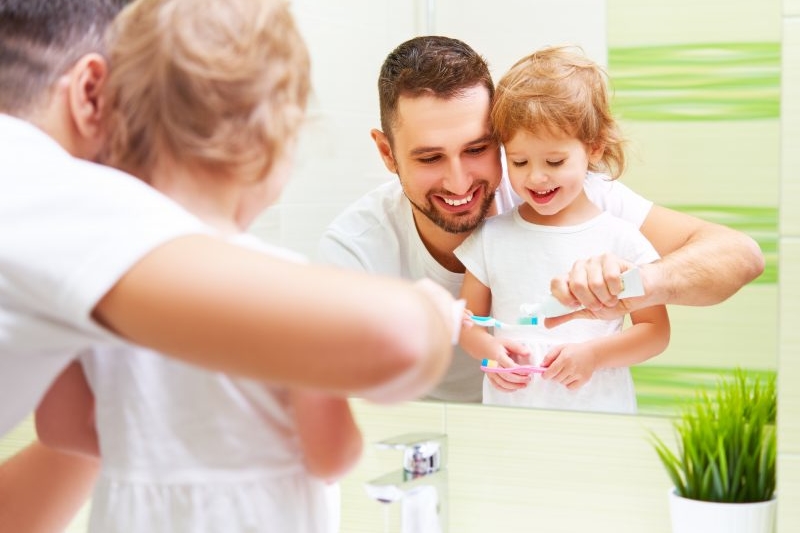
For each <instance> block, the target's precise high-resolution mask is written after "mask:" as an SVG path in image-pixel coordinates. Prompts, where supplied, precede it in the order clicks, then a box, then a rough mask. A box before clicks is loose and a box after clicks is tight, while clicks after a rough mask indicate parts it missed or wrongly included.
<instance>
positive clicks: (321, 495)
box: [37, 0, 362, 533]
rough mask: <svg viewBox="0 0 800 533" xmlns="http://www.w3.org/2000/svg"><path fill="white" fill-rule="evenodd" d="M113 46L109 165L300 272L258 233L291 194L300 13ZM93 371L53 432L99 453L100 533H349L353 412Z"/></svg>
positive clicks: (302, 98) (303, 69) (218, 14)
mask: <svg viewBox="0 0 800 533" xmlns="http://www.w3.org/2000/svg"><path fill="white" fill-rule="evenodd" d="M110 39H111V51H110V60H111V65H112V68H111V74H110V78H109V80H108V84H107V87H106V92H105V96H106V97H107V105H108V106H109V107H110V113H109V115H108V116H109V118H108V122H107V124H106V125H107V127H108V131H109V132H110V141H109V145H108V151H107V153H106V154H105V156H104V162H106V163H107V164H110V165H112V166H114V167H117V168H120V169H122V170H125V171H127V172H129V173H131V174H133V175H135V176H138V177H140V178H141V179H143V180H144V181H146V182H148V183H149V184H150V185H152V186H153V187H155V188H156V189H158V190H160V191H162V192H164V193H165V194H167V195H168V196H170V197H172V198H173V199H175V200H177V201H178V202H179V203H180V204H182V205H183V206H184V207H185V208H186V209H187V210H188V211H190V212H191V213H193V214H194V215H196V216H197V217H199V218H200V219H202V220H203V221H204V222H206V223H207V224H208V225H209V226H210V227H212V228H214V230H215V231H216V232H217V233H218V235H220V236H222V237H224V238H226V239H228V240H229V241H230V242H234V243H237V244H239V245H241V246H244V247H248V248H251V249H255V250H260V251H262V252H263V253H265V254H269V255H272V256H274V257H278V258H282V259H286V260H292V261H298V262H302V261H303V259H302V258H300V257H298V256H296V255H295V254H293V253H291V252H289V251H287V250H283V249H279V248H275V247H271V246H267V245H266V244H264V243H262V242H261V241H259V240H258V239H257V238H256V237H254V236H252V235H249V234H247V233H246V230H247V228H248V227H249V225H250V224H251V222H252V221H253V219H254V218H255V217H256V216H257V215H258V214H260V213H261V212H262V211H263V210H264V209H265V208H266V207H267V206H269V205H270V204H272V203H273V202H274V201H275V200H276V199H277V197H278V195H279V194H280V192H281V190H282V189H283V187H284V184H285V183H286V180H287V178H288V177H289V172H290V166H291V165H290V162H291V157H292V153H293V147H294V142H295V139H296V137H297V134H298V130H299V127H300V123H301V119H302V117H303V115H304V110H305V105H306V98H307V94H308V90H309V58H308V55H307V51H306V47H305V45H304V43H303V41H302V39H301V37H300V35H299V33H298V31H297V29H296V27H295V24H294V22H293V20H292V17H291V15H290V13H289V10H288V7H287V5H286V4H285V3H284V2H282V1H280V0H275V1H273V0H228V1H225V2H218V1H213V0H139V1H136V2H134V3H132V4H131V5H130V6H128V7H127V8H126V9H125V10H124V11H123V12H122V13H121V14H120V15H119V17H118V18H117V19H116V21H115V23H114V25H113V27H112V32H111V36H110ZM186 275H187V276H191V275H192V272H186ZM220 290H224V287H220ZM309 327H313V326H311V325H310V326H309ZM131 351H133V353H130V352H131ZM281 355H282V356H283V357H287V358H292V357H294V354H292V353H284V354H281ZM81 363H82V367H83V368H81V365H79V364H78V363H74V364H73V365H71V366H70V367H69V368H68V369H67V370H66V371H65V372H64V373H63V374H62V375H61V376H60V377H59V380H58V381H57V382H56V384H55V385H54V386H53V387H52V388H51V390H50V391H49V393H48V395H47V396H46V397H45V399H44V401H43V402H42V404H41V406H40V408H39V410H38V413H37V426H38V428H39V430H40V435H41V436H42V437H43V441H46V442H48V443H50V444H55V445H59V446H61V447H63V448H67V449H71V450H73V451H78V452H83V453H89V454H92V453H97V452H98V451H99V454H100V456H101V457H102V471H101V474H100V478H99V480H98V483H97V486H96V489H95V491H94V495H93V501H92V511H91V518H90V527H89V529H90V531H92V532H98V533H100V532H102V533H113V532H120V533H121V532H125V533H137V532H141V533H144V532H147V533H153V532H159V531H161V532H165V533H166V532H170V533H181V532H184V533H198V532H204V531H207V532H219V531H229V532H245V531H247V532H262V531H263V532H267V531H286V532H288V531H297V532H300V531H302V532H311V533H313V532H320V533H327V532H333V531H337V530H338V498H337V488H338V487H337V485H336V484H335V483H331V482H332V481H334V480H335V479H337V478H338V477H339V476H341V475H342V474H343V473H345V472H346V471H347V470H348V469H349V468H350V467H351V466H352V465H353V464H354V463H355V461H356V460H357V459H358V457H359V456H360V452H361V447H362V439H361V434H360V431H359V429H358V427H357V426H356V424H355V421H354V419H353V416H352V413H351V412H350V409H349V405H348V400H347V398H346V397H340V396H334V395H331V394H326V393H322V392H316V391H312V390H307V389H301V388H289V387H286V386H279V385H275V384H269V383H265V382H261V381H256V380H251V379H244V378H235V377H230V376H228V375H226V374H222V373H218V372H211V371H208V370H205V369H201V368H199V367H196V366H193V365H189V364H187V363H184V362H181V361H176V360H173V359H169V358H166V357H164V356H163V355H161V354H159V353H156V352H154V351H151V350H147V349H144V348H134V347H111V348H97V349H95V350H93V351H92V352H90V353H87V354H85V355H83V356H82V358H81ZM84 375H85V377H86V378H88V383H89V384H90V385H91V392H90V391H89V389H88V388H87V384H86V379H85V378H84ZM91 393H93V394H94V412H93V413H87V412H86V408H87V406H88V407H89V408H91V405H92V402H91V397H90V394H91ZM78 399H81V400H78ZM65 420H66V421H70V423H69V424H68V425H66V426H64V425H62V426H59V423H63V422H64V421H65ZM81 421H82V422H83V424H82V425H81V424H80V422H81ZM92 422H94V423H95V424H96V430H97V437H98V438H99V450H98V449H97V444H96V441H95V440H94V434H93V428H92Z"/></svg>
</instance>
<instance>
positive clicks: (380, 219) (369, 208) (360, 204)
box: [326, 181, 407, 238]
mask: <svg viewBox="0 0 800 533" xmlns="http://www.w3.org/2000/svg"><path fill="white" fill-rule="evenodd" d="M406 201H407V200H406V198H405V196H404V195H403V189H402V187H401V186H400V184H399V182H397V181H390V182H387V183H384V184H381V185H379V186H378V187H376V188H374V189H372V190H371V191H369V192H368V193H366V194H364V195H363V196H362V197H361V198H359V199H358V200H356V201H355V202H353V203H352V204H350V205H349V206H348V207H346V208H345V210H344V211H342V212H341V213H339V215H337V216H336V218H334V219H333V221H332V222H331V223H330V224H329V225H328V227H327V230H326V232H334V233H337V234H339V235H343V236H347V237H350V238H358V237H363V236H365V235H366V234H386V235H391V234H394V233H396V231H397V228H398V227H399V226H400V225H401V224H402V220H401V219H402V216H403V209H404V208H407V206H405V205H404V202H406Z"/></svg>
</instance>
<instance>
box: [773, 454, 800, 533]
mask: <svg viewBox="0 0 800 533" xmlns="http://www.w3.org/2000/svg"><path fill="white" fill-rule="evenodd" d="M777 495H778V528H777V533H795V532H797V531H800V506H798V505H797V502H800V455H790V454H784V453H781V454H779V455H778V490H777Z"/></svg>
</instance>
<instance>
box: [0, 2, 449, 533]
mask: <svg viewBox="0 0 800 533" xmlns="http://www.w3.org/2000/svg"><path fill="white" fill-rule="evenodd" d="M156 1H158V0H156ZM163 1H168V0H163ZM254 1H255V0H254ZM262 1H263V0H262ZM125 3H126V2H125V1H124V0H48V1H46V2H45V1H31V0H0V168H2V169H3V170H2V172H0V187H2V193H0V228H2V231H0V404H1V405H2V408H0V435H3V434H5V433H6V432H7V431H8V430H9V429H11V428H12V427H13V426H14V425H15V424H16V423H18V422H19V421H21V420H22V419H23V418H24V417H25V416H26V415H27V414H29V413H30V412H32V411H33V409H34V408H35V407H36V405H37V403H38V402H39V400H40V399H41V397H42V395H43V394H44V393H45V391H46V390H47V387H48V386H49V384H50V383H51V382H52V380H53V378H55V377H56V376H57V375H58V374H59V373H60V372H61V371H62V370H63V369H64V368H65V367H66V366H67V365H68V364H69V363H70V361H71V360H72V359H73V358H74V357H75V355H76V354H77V353H78V352H80V351H81V350H83V349H86V348H89V347H91V346H93V345H96V344H101V343H112V344H113V343H121V342H133V343H136V344H140V345H144V346H147V347H150V348H153V349H155V350H158V351H161V352H164V353H166V354H170V355H172V356H174V357H177V358H179V359H181V360H184V361H187V362H190V363H194V364H198V365H202V366H206V367H209V368H212V369H215V370H220V371H225V372H230V373H234V374H239V375H244V376H248V377H252V378H257V379H265V380H270V381H274V382H279V383H283V384H286V385H299V386H306V387H311V388H316V389H320V390H325V391H328V392H332V393H335V394H343V395H344V394H350V393H355V394H359V395H364V396H366V397H367V398H371V399H373V400H376V401H381V402H390V401H399V400H403V399H410V398H414V397H417V396H419V395H421V394H423V393H424V392H426V391H427V390H429V389H430V388H431V387H432V386H433V385H434V384H435V383H436V382H437V381H438V380H439V378H440V377H441V375H442V374H443V373H444V371H445V370H446V368H447V365H448V364H449V360H450V357H451V354H452V347H451V338H452V331H453V328H454V325H453V305H452V297H451V296H450V295H449V294H447V293H446V291H444V290H442V289H441V288H440V287H436V286H435V285H434V284H432V283H430V282H424V283H423V284H409V283H408V282H402V283H401V282H399V281H398V280H391V279H388V278H380V277H377V276H364V275H353V273H347V272H340V271H339V270H338V269H327V268H321V267H314V266H302V265H297V264H296V263H287V262H284V261H280V260H277V259H272V258H270V257H269V256H267V255H266V254H262V253H260V252H257V251H249V250H246V249H244V248H243V247H239V246H235V245H233V244H229V243H227V242H226V241H224V240H222V239H219V238H216V237H214V236H212V235H211V233H212V232H211V231H210V230H209V229H208V228H206V227H205V226H204V225H202V224H201V223H200V222H199V221H198V220H197V219H195V218H194V217H191V216H189V215H188V214H187V213H186V212H185V211H184V210H183V209H181V208H179V207H178V206H177V204H175V203H173V202H172V201H170V200H168V199H167V198H166V197H164V196H162V195H160V194H159V193H157V192H156V191H155V190H153V189H151V188H150V187H149V186H147V185H145V184H144V183H143V182H141V181H139V180H136V179H135V178H133V177H131V176H129V175H126V174H123V173H121V172H118V171H115V170H113V169H110V168H107V167H102V166H100V165H96V164H93V163H90V162H88V161H86V160H94V159H95V158H97V156H98V154H99V153H101V151H102V148H103V143H104V139H105V136H104V131H103V123H104V115H103V113H104V112H105V108H104V105H105V102H104V100H103V84H104V82H105V79H106V73H107V69H108V65H107V63H106V60H105V58H104V56H103V54H102V52H103V50H104V46H103V40H104V38H103V35H104V33H105V29H106V27H107V26H108V24H109V23H110V22H111V20H112V19H113V18H114V16H115V15H116V13H117V12H118V11H119V10H120V9H121V7H122V6H123V5H124V4H125ZM302 53H303V54H305V51H302ZM291 74H292V75H293V76H296V77H297V78H299V80H298V83H300V84H301V85H302V86H305V87H307V85H308V76H309V73H308V65H307V62H306V64H305V66H304V68H303V69H301V70H298V71H297V72H293V73H291ZM279 96H280V97H281V98H283V99H281V100H280V101H281V102H284V105H294V106H296V107H297V111H298V112H301V111H302V110H303V109H304V107H305V97H306V91H305V90H304V91H302V95H301V96H300V97H298V96H297V95H286V94H282V95H279ZM287 133H290V134H295V133H296V132H287ZM284 137H287V138H285V139H282V141H281V142H287V143H288V142H290V141H291V138H290V137H291V135H288V136H284ZM82 159H83V160H82ZM376 300H377V301H380V302H381V305H382V306H383V307H384V308H385V309H386V313H384V314H376V313H374V302H375V301H376ZM387 306H388V308H387ZM309 324H313V327H309ZM365 361H368V364H365ZM49 453H50V452H48V451H47V450H45V449H43V448H42V447H41V446H39V445H38V444H34V445H32V446H31V447H30V448H28V449H27V450H26V451H25V453H23V454H21V455H19V456H17V457H15V458H14V459H13V462H11V463H7V464H6V465H5V467H4V468H2V469H0V493H1V494H3V495H13V497H4V498H3V499H2V500H0V530H3V531H5V530H15V531H21V530H24V531H38V530H39V529H38V528H39V527H42V526H41V524H42V523H44V522H47V523H49V524H52V523H54V522H59V521H62V522H63V517H64V515H65V514H68V513H67V512H66V511H65V510H64V507H63V506H60V505H58V506H57V505H55V504H53V505H52V506H49V507H47V508H46V509H42V512H41V513H40V515H39V516H29V515H27V516H26V517H22V518H25V519H26V520H27V519H30V520H31V523H30V524H28V525H24V526H23V525H22V518H20V519H19V520H18V519H17V518H14V516H15V515H14V513H15V512H16V511H17V510H20V509H26V508H30V502H31V501H35V498H39V497H40V496H39V495H38V494H37V490H36V487H35V486H36V485H39V484H41V483H44V484H48V486H49V484H50V483H51V481H52V480H50V479H48V478H45V477H43V476H37V475H36V474H33V472H34V470H35V469H33V468H32V467H31V466H30V465H39V466H40V467H41V466H42V465H44V464H45V463H44V461H49V460H50V459H51V457H50V456H49V455H48V454H49ZM61 459H62V458H61V457H59V458H58V459H57V460H59V461H60V460H61ZM63 466H64V468H61V467H59V472H61V473H63V475H64V476H65V477H66V478H72V479H77V478H78V477H80V478H81V487H82V488H86V487H87V486H88V483H87V482H86V481H87V479H90V478H91V477H92V476H93V475H94V470H95V469H96V464H94V463H90V464H80V463H77V462H75V463H70V464H68V465H63ZM72 467H74V468H72ZM40 469H41V468H40ZM75 470H78V471H80V472H79V473H76V472H75ZM25 472H28V473H29V474H30V475H33V476H34V477H33V478H31V479H30V480H29V481H32V482H31V483H25V484H23V483H22V482H21V480H26V479H27V477H26V474H25ZM54 475H56V474H54ZM53 485H55V483H53ZM57 486H58V487H63V488H64V489H65V490H66V489H68V488H69V483H59V484H58V485H57ZM15 487H19V488H20V490H19V491H15V490H12V489H11V488H15ZM23 487H25V489H26V490H22V488H23ZM76 490H78V491H80V490H81V489H80V488H77V489H76ZM52 492H57V490H55V489H54V491H51V493H52ZM62 494H63V493H62ZM52 496H53V498H56V497H57V496H56V495H55V494H52ZM64 496H65V497H66V496H69V495H64ZM30 498H34V500H31V499H30ZM79 501H80V497H72V500H71V502H72V503H70V502H66V501H65V503H64V506H65V507H67V508H68V509H67V511H68V510H71V509H72V508H74V502H79ZM51 511H52V512H54V513H56V514H58V515H59V517H56V518H54V519H53V520H45V518H44V515H46V514H48V513H49V512H51ZM9 520H13V521H11V522H9ZM33 522H36V524H34V523H33ZM8 524H14V525H13V527H12V526H10V525H9V526H8V527H6V525H8Z"/></svg>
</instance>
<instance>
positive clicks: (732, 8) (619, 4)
mask: <svg viewBox="0 0 800 533" xmlns="http://www.w3.org/2000/svg"><path fill="white" fill-rule="evenodd" d="M783 1H785V0H783ZM794 1H797V0H794ZM607 3H608V18H609V27H608V42H609V44H610V45H611V46H637V45H642V44H648V45H652V44H671V43H680V42H690V43H701V42H705V43H718V42H737V41H738V42H747V41H751V42H752V41H769V40H772V39H774V38H775V35H778V34H779V32H780V16H781V15H780V14H781V0H760V1H758V2H754V1H751V0H735V1H731V0H671V1H666V0H662V1H658V2H642V1H641V0H607ZM686 13H691V16H690V17H687V16H686V15H685V14H686ZM723 20H724V24H722V23H721V22H722V21H723Z"/></svg>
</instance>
